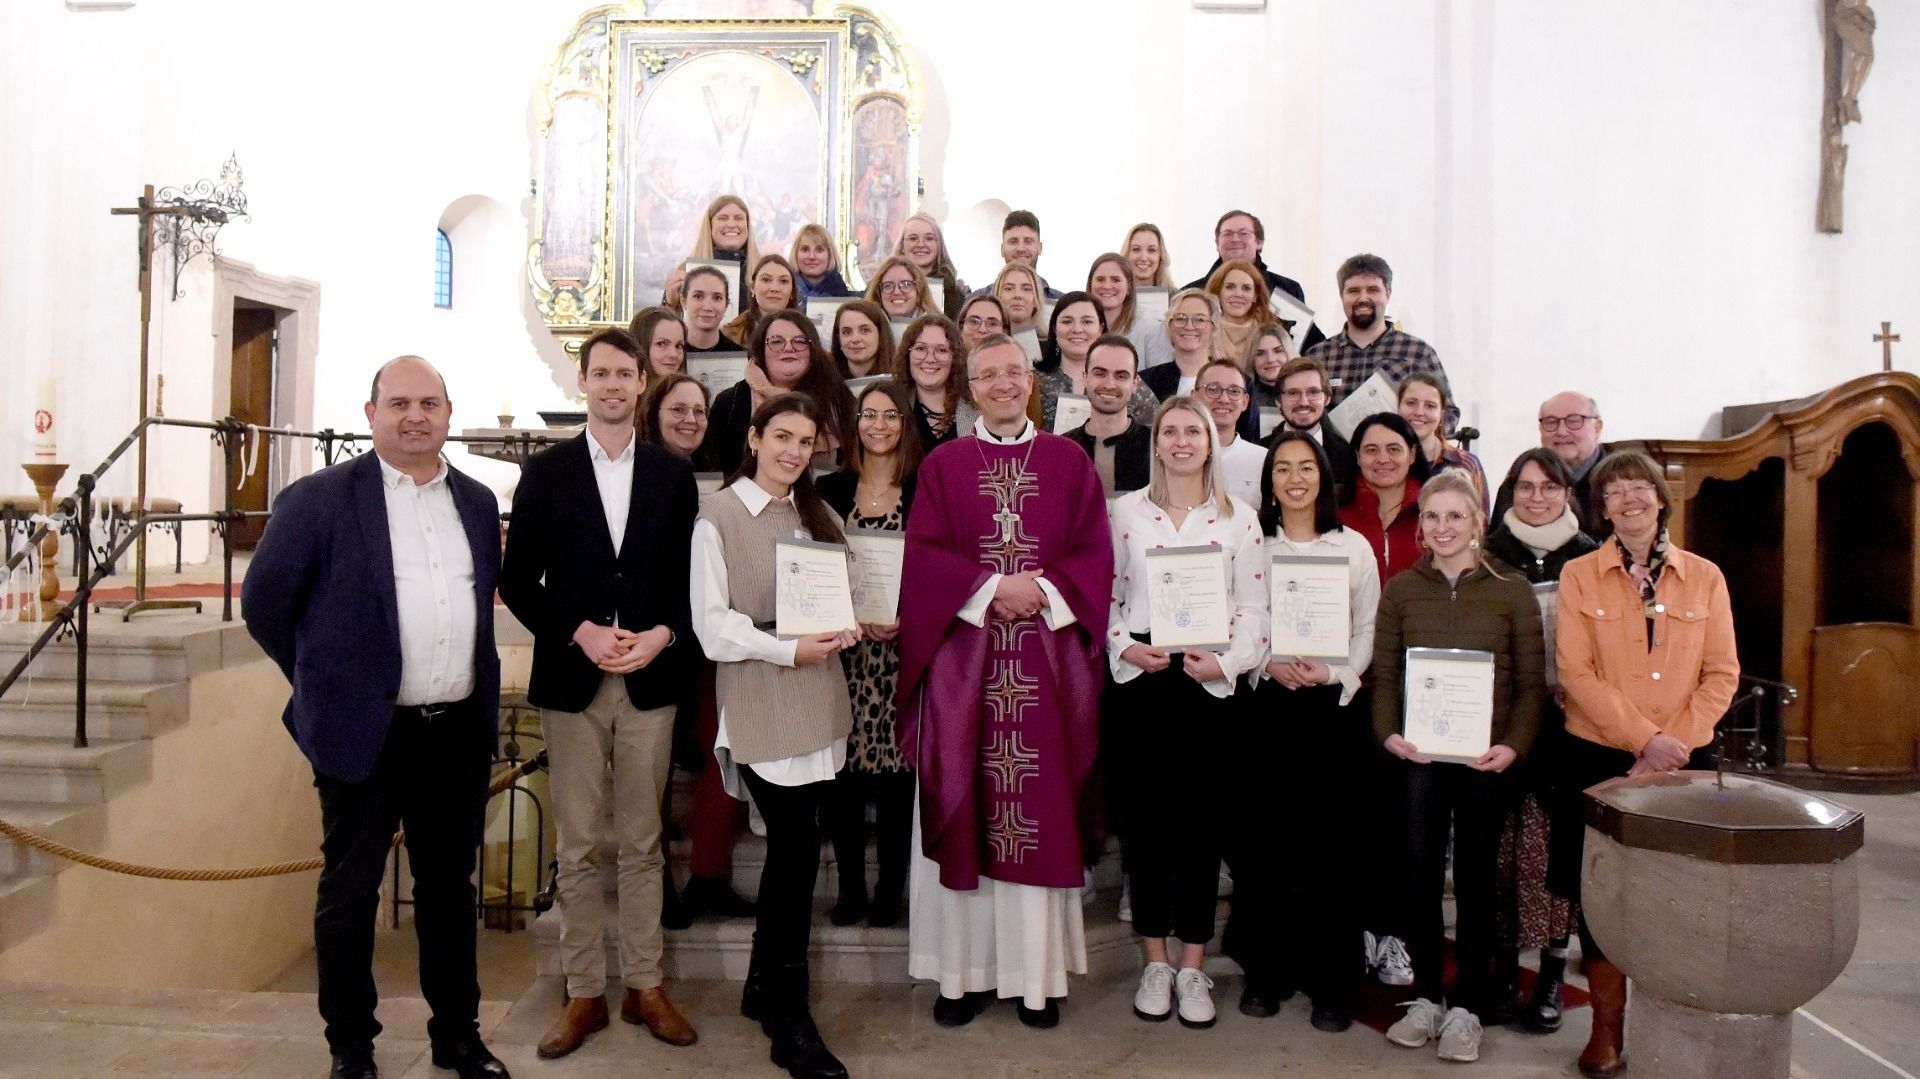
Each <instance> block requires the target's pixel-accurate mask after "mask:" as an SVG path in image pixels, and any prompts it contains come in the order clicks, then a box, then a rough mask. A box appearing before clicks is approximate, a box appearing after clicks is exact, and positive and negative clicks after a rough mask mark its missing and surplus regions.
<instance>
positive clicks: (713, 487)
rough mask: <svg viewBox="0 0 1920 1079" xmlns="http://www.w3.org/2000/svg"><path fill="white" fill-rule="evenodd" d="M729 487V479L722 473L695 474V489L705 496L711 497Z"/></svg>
mask: <svg viewBox="0 0 1920 1079" xmlns="http://www.w3.org/2000/svg"><path fill="white" fill-rule="evenodd" d="M726 485H727V477H726V475H725V474H724V473H720V472H695V473H694V474H693V489H694V490H695V491H698V492H700V493H701V494H703V495H710V494H712V493H714V492H715V491H718V490H719V489H720V488H722V487H725V486H726Z"/></svg>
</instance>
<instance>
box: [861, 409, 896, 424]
mask: <svg viewBox="0 0 1920 1079" xmlns="http://www.w3.org/2000/svg"><path fill="white" fill-rule="evenodd" d="M859 415H860V422H861V423H872V422H873V421H874V420H879V421H880V422H881V423H899V422H900V413H899V411H898V410H897V409H891V408H890V409H887V410H886V411H884V412H881V411H878V410H875V409H871V408H863V409H861V410H860V413H859Z"/></svg>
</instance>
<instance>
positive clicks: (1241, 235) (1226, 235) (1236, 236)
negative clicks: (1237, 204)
mask: <svg viewBox="0 0 1920 1079" xmlns="http://www.w3.org/2000/svg"><path fill="white" fill-rule="evenodd" d="M1220 238H1221V239H1222V240H1251V239H1253V230H1252V229H1221V230H1220Z"/></svg>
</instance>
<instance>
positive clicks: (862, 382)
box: [847, 375, 892, 401]
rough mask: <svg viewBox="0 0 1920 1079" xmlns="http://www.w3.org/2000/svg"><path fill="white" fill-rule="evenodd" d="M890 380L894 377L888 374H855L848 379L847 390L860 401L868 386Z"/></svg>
mask: <svg viewBox="0 0 1920 1079" xmlns="http://www.w3.org/2000/svg"><path fill="white" fill-rule="evenodd" d="M890 381H892V378H891V376H888V375H855V376H854V377H853V378H850V379H848V380H847V392H848V393H850V394H852V395H853V399H854V400H855V401H859V400H860V395H861V394H863V393H866V392H867V387H868V386H873V385H877V384H879V383H882V382H890Z"/></svg>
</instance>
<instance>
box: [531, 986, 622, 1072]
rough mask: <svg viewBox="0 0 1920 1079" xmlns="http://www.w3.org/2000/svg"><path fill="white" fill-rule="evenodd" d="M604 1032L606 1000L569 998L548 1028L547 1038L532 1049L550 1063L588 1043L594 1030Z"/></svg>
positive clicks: (599, 998)
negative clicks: (565, 1008) (565, 1006)
mask: <svg viewBox="0 0 1920 1079" xmlns="http://www.w3.org/2000/svg"><path fill="white" fill-rule="evenodd" d="M605 1029H607V998H606V997H568V998H567V1010H566V1011H563V1012H561V1013H560V1018H558V1019H556V1020H554V1021H553V1026H551V1027H548V1028H547V1033H546V1036H545V1037H543V1038H541V1039H540V1044H539V1045H537V1046H535V1047H534V1052H536V1053H539V1054H540V1056H541V1057H543V1058H544V1059H547V1060H552V1059H553V1058H555V1057H563V1056H566V1055H567V1054H568V1053H571V1052H573V1051H574V1050H575V1049H578V1048H580V1046H581V1044H582V1043H584V1042H585V1041H586V1040H587V1035H589V1034H592V1033H593V1032H594V1031H596V1030H605Z"/></svg>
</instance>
